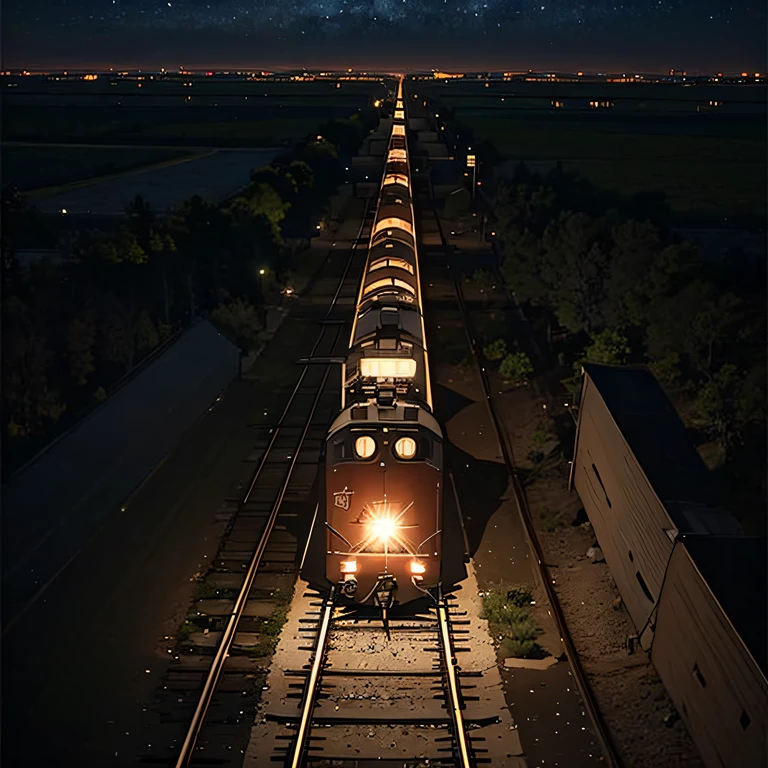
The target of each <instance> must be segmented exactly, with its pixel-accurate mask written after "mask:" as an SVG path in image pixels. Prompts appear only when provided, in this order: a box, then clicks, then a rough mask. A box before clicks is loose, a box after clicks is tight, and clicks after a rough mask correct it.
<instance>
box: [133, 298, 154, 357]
mask: <svg viewBox="0 0 768 768" xmlns="http://www.w3.org/2000/svg"><path fill="white" fill-rule="evenodd" d="M133 336H134V339H135V345H136V352H138V354H139V356H140V357H144V356H146V355H148V354H149V353H150V352H151V351H152V350H153V349H154V348H155V347H156V346H157V345H158V344H159V343H160V336H159V334H158V332H157V328H155V324H154V323H153V322H152V318H151V317H150V316H149V314H148V312H147V311H146V310H142V311H141V312H139V316H138V317H137V318H136V322H135V323H134V326H133Z"/></svg>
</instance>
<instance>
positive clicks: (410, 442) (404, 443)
mask: <svg viewBox="0 0 768 768" xmlns="http://www.w3.org/2000/svg"><path fill="white" fill-rule="evenodd" d="M395 453H396V454H397V457H398V458H399V459H412V458H413V457H414V456H415V455H416V441H415V440H414V439H413V438H412V437H401V438H400V439H399V440H398V441H397V442H396V443H395Z"/></svg>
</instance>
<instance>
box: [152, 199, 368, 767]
mask: <svg viewBox="0 0 768 768" xmlns="http://www.w3.org/2000/svg"><path fill="white" fill-rule="evenodd" d="M370 213H371V211H370V210H369V207H368V206H366V210H365V213H364V215H363V218H362V220H361V223H360V228H359V231H358V234H357V237H356V238H355V240H354V241H353V244H352V245H351V246H350V251H349V255H348V258H347V260H346V263H345V266H344V268H343V272H342V274H341V277H340V279H339V280H338V284H337V286H336V290H335V293H334V294H333V296H332V298H331V301H330V304H329V306H328V309H327V311H326V312H325V314H324V316H323V317H322V320H321V327H320V331H319V333H318V335H317V338H316V339H315V342H314V344H313V346H312V348H311V350H310V351H309V354H308V356H307V358H304V359H303V360H302V362H303V366H302V369H301V373H300V375H299V378H298V380H297V382H296V384H295V386H294V387H293V389H292V391H291V393H290V395H289V397H288V401H287V403H286V405H285V407H284V410H283V412H282V414H281V416H280V418H279V419H278V421H277V423H276V424H275V425H274V426H273V427H271V428H269V429H268V431H267V432H266V434H263V435H262V437H261V439H260V441H259V442H257V444H256V445H255V446H254V449H253V452H252V453H251V456H250V457H248V459H247V461H250V462H254V463H255V467H254V469H253V471H252V473H251V475H250V477H249V478H248V480H247V481H246V482H245V483H243V484H242V485H243V493H242V495H241V497H240V498H238V499H233V500H230V501H229V502H227V503H226V504H225V505H224V506H223V507H222V508H221V509H220V510H219V512H218V513H217V518H218V519H219V520H220V521H225V524H226V526H225V530H224V534H223V536H222V539H221V543H220V545H219V548H218V552H217V554H216V556H215V558H214V559H213V561H212V562H211V566H210V568H209V570H208V573H207V574H206V575H205V580H204V581H203V584H205V587H206V589H205V590H203V594H201V595H200V596H199V598H198V599H197V600H196V603H195V607H194V610H193V612H192V614H191V615H190V618H188V622H189V621H190V620H191V622H192V623H191V624H188V625H187V626H188V627H191V628H192V629H193V630H197V631H193V632H192V633H191V635H190V636H189V638H188V643H187V647H186V652H181V651H179V652H177V654H176V655H175V656H174V659H173V661H172V663H171V664H170V665H169V666H168V669H167V671H166V674H165V677H164V680H163V688H162V690H160V691H158V693H157V697H156V702H155V707H154V710H155V715H156V717H158V716H159V721H160V722H159V723H155V726H154V729H153V735H152V737H151V741H148V747H147V751H146V752H145V753H144V754H142V755H141V756H139V758H138V760H139V761H140V762H141V763H144V764H161V765H175V766H177V768H182V767H183V766H190V765H237V766H240V765H241V764H242V760H243V755H244V753H245V748H246V746H247V743H248V738H249V735H250V728H251V724H252V722H253V718H254V716H255V712H256V705H257V702H258V699H259V697H260V695H261V692H262V690H261V689H262V686H263V680H264V677H265V673H264V669H263V666H264V660H266V659H268V657H269V655H270V654H271V651H272V649H273V641H272V640H271V639H270V638H271V637H272V636H273V635H267V636H265V633H264V628H265V622H266V623H267V624H268V623H269V622H270V621H274V618H273V617H274V615H275V613H276V612H277V613H278V614H279V613H280V611H281V610H282V611H284V610H285V606H286V602H287V599H289V598H290V594H291V591H292V589H293V585H294V583H295V580H296V577H297V575H298V572H299V568H300V561H301V559H302V557H303V554H305V553H306V548H305V547H304V546H303V540H304V539H305V538H306V540H307V542H308V538H309V533H310V522H312V523H313V522H314V521H310V519H309V518H311V512H312V509H311V508H310V506H309V504H308V499H309V496H310V492H311V489H312V486H313V484H314V481H315V475H316V471H317V465H318V462H319V458H320V451H321V447H322V444H323V442H324V440H325V433H326V430H327V426H328V423H329V420H330V419H331V417H332V416H333V415H334V414H335V413H336V411H338V403H339V400H340V380H339V376H335V375H332V374H333V373H335V372H336V371H335V370H334V368H335V366H334V365H333V356H334V355H337V354H341V353H344V352H345V351H346V345H347V341H348V327H347V322H349V321H351V317H350V315H351V310H352V308H353V307H354V303H355V302H354V300H355V297H356V294H357V287H358V283H359V278H360V272H361V270H362V266H363V261H364V257H365V248H358V245H359V244H362V243H363V242H365V239H364V238H363V235H364V232H365V230H366V228H367V227H369V226H370ZM336 253H343V251H336ZM292 363H293V361H291V363H289V364H292ZM315 511H316V510H315Z"/></svg>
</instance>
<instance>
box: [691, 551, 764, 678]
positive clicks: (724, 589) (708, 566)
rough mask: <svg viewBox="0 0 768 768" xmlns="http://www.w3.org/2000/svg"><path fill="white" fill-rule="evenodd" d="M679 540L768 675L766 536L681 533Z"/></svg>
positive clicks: (745, 643)
mask: <svg viewBox="0 0 768 768" xmlns="http://www.w3.org/2000/svg"><path fill="white" fill-rule="evenodd" d="M681 543H682V544H683V545H684V546H685V548H686V549H687V550H688V553H689V555H690V556H691V559H692V560H693V562H694V563H695V564H696V567H697V568H698V569H699V571H700V573H701V575H702V577H703V578H704V580H705V581H706V582H707V586H709V588H710V590H712V594H713V595H714V596H715V599H716V600H717V602H718V603H720V606H721V607H722V609H723V611H724V612H725V615H726V616H727V617H728V618H729V619H730V622H731V624H733V627H734V629H735V630H736V632H737V633H738V634H739V636H740V637H741V639H742V640H743V641H744V645H746V646H747V648H748V649H749V652H750V653H751V654H752V657H753V658H754V659H755V661H756V662H757V664H758V666H759V667H760V669H761V670H762V671H763V674H764V675H765V676H766V678H768V567H767V565H766V563H767V562H768V549H767V547H768V539H766V538H764V537H763V538H752V537H749V538H748V537H730V536H728V537H723V536H684V537H682V539H681Z"/></svg>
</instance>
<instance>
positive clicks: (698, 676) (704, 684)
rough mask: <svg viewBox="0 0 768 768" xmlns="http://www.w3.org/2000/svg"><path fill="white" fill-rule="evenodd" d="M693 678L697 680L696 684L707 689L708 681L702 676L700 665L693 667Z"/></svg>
mask: <svg viewBox="0 0 768 768" xmlns="http://www.w3.org/2000/svg"><path fill="white" fill-rule="evenodd" d="M693 676H694V677H695V678H696V682H697V683H698V684H699V685H700V686H701V687H702V688H706V687H707V679H706V678H705V677H704V675H702V674H701V670H700V669H699V665H698V664H694V665H693Z"/></svg>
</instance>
